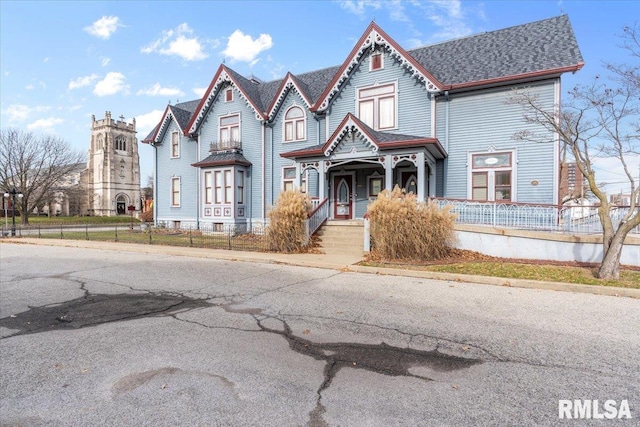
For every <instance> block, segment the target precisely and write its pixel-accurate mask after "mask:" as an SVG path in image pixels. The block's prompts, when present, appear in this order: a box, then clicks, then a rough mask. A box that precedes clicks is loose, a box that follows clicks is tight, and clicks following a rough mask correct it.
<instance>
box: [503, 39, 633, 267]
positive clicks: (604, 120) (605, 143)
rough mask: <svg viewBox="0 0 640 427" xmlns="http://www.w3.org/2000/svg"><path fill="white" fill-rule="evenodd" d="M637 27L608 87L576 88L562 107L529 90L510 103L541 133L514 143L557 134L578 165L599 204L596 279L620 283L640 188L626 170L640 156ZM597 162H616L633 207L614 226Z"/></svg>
mask: <svg viewBox="0 0 640 427" xmlns="http://www.w3.org/2000/svg"><path fill="white" fill-rule="evenodd" d="M638 35H639V34H638V29H637V27H636V26H634V27H627V28H625V29H624V36H623V40H624V42H625V45H624V47H625V48H626V49H627V50H628V51H629V53H630V54H631V58H632V61H633V59H635V60H636V61H635V63H633V62H631V61H630V62H629V63H627V64H624V65H615V64H608V65H607V68H608V69H609V70H610V71H612V72H613V75H614V77H613V78H612V79H611V80H610V82H602V81H601V79H600V78H599V77H596V78H595V79H594V82H593V83H592V84H591V85H589V86H577V87H575V88H573V89H572V90H571V91H569V93H568V99H567V100H566V101H564V102H563V103H562V106H559V105H556V106H554V108H552V109H549V108H546V107H545V106H543V105H542V103H541V102H539V100H538V99H537V98H536V97H535V96H534V95H531V94H530V93H529V92H528V91H527V90H522V91H518V92H516V94H515V96H514V97H513V98H512V100H511V101H512V102H513V103H517V104H520V105H522V106H524V107H525V113H524V117H525V120H526V121H527V122H529V123H533V124H536V125H539V128H540V129H541V130H543V131H544V132H534V131H524V132H520V133H518V134H516V139H520V140H526V141H535V142H549V141H548V139H547V140H545V138H544V137H543V135H548V134H549V131H550V132H551V134H554V135H558V136H559V138H560V143H561V144H563V145H564V147H565V148H566V149H567V150H568V151H569V152H570V153H571V155H572V156H573V157H574V159H575V161H576V166H577V167H578V169H580V171H581V172H582V175H583V176H584V178H585V179H586V180H587V183H588V186H589V190H590V191H591V193H592V194H593V196H595V197H596V198H597V199H598V201H599V202H600V203H599V207H598V216H599V218H600V222H601V223H602V229H603V258H602V262H601V264H600V268H599V269H598V277H600V278H603V279H618V278H619V276H620V256H621V254H622V247H623V245H624V240H625V238H626V236H627V234H628V233H629V232H630V231H631V230H633V228H635V227H637V226H639V225H640V208H639V207H638V200H639V199H640V185H639V184H640V183H638V182H636V180H635V177H634V175H635V171H633V170H631V168H630V166H629V162H628V161H629V159H630V158H631V157H632V156H638V155H640V121H639V120H640V73H639V69H640V68H639V66H638V61H637V58H638V57H640V44H639V43H638V42H639V37H638ZM598 158H609V159H614V160H615V161H616V162H617V163H618V165H619V166H618V168H619V169H618V170H620V171H622V172H623V173H624V175H625V176H626V178H627V179H628V189H629V193H630V194H631V198H630V199H631V206H630V207H629V210H628V212H626V213H625V214H624V215H623V216H622V220H621V221H620V222H619V223H618V224H617V223H615V222H614V220H613V219H612V213H613V210H614V209H617V208H616V207H614V206H612V205H611V204H610V202H609V200H608V199H607V194H606V192H605V191H604V189H603V188H602V184H599V183H598V181H597V180H596V169H595V167H594V161H596V160H597V159H598Z"/></svg>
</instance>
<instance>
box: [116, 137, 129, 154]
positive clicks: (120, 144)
mask: <svg viewBox="0 0 640 427" xmlns="http://www.w3.org/2000/svg"><path fill="white" fill-rule="evenodd" d="M116 150H120V151H127V138H125V137H124V136H122V135H120V136H116Z"/></svg>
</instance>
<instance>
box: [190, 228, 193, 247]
mask: <svg viewBox="0 0 640 427" xmlns="http://www.w3.org/2000/svg"><path fill="white" fill-rule="evenodd" d="M189 247H190V248H192V247H193V236H192V235H191V227H189Z"/></svg>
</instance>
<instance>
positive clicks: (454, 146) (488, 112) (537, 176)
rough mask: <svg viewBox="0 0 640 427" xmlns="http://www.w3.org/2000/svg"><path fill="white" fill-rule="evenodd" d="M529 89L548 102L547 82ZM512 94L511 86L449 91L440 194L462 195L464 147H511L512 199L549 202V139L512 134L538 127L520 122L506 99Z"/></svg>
mask: <svg viewBox="0 0 640 427" xmlns="http://www.w3.org/2000/svg"><path fill="white" fill-rule="evenodd" d="M530 90H531V91H532V93H534V94H535V95H537V96H538V97H539V99H540V101H541V102H543V103H545V105H548V106H549V107H551V106H552V105H553V94H554V86H553V82H546V83H545V84H539V85H536V86H533V87H531V88H530ZM512 96H513V92H512V89H511V88H505V89H501V90H493V91H484V92H480V93H474V94H473V96H472V95H471V94H467V95H464V96H453V95H452V96H451V100H450V102H451V104H450V119H449V153H448V154H449V157H448V159H447V170H446V174H445V180H446V183H445V184H444V185H445V188H446V192H445V197H451V198H466V197H467V182H468V174H467V172H468V170H467V167H468V166H467V158H468V153H470V152H487V151H490V150H495V151H501V150H515V151H516V159H517V165H515V169H516V175H517V180H516V181H515V185H516V192H517V200H514V201H520V202H537V203H554V200H553V199H554V198H553V182H554V181H553V180H554V179H555V178H554V164H553V163H554V162H553V159H554V150H555V147H554V144H552V143H548V144H534V143H530V142H522V141H516V140H515V139H514V135H515V132H516V131H519V130H525V129H529V130H535V131H537V132H539V131H540V129H539V128H536V127H535V125H531V124H527V123H525V120H524V110H523V108H522V107H520V106H518V105H508V104H507V101H508V99H509V98H510V97H512ZM550 137H551V136H550ZM534 180H536V181H538V185H537V186H532V185H531V181H534Z"/></svg>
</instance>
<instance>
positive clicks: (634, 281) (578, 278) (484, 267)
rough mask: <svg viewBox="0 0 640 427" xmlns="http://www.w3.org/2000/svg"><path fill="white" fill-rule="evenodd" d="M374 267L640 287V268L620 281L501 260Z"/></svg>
mask: <svg viewBox="0 0 640 427" xmlns="http://www.w3.org/2000/svg"><path fill="white" fill-rule="evenodd" d="M362 265H367V266H372V267H387V268H402V269H411V270H424V271H438V272H443V273H457V274H471V275H477V276H493V277H504V278H507V279H527V280H542V281H546V282H564V283H577V284H582V285H597V286H619V287H623V288H633V289H640V271H632V270H621V271H620V280H601V279H597V278H595V277H594V270H593V269H591V268H586V267H568V266H554V265H538V264H521V263H508V262H505V263H501V262H494V261H485V262H461V263H454V264H444V265H409V264H406V265H405V264H398V263H385V262H363V263H362Z"/></svg>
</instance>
